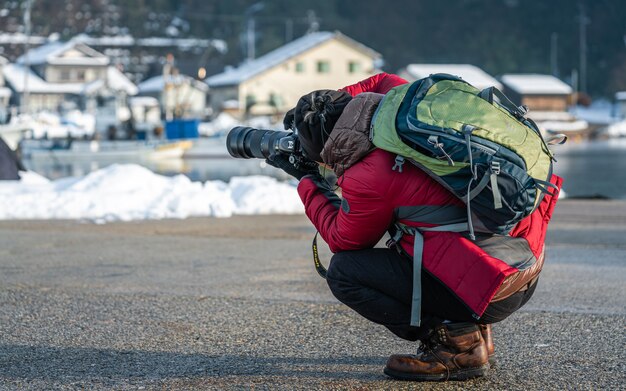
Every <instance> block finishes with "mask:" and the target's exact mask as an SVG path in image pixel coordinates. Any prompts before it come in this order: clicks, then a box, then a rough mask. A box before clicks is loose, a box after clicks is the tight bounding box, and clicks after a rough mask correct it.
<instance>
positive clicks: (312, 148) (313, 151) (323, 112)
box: [294, 90, 352, 162]
mask: <svg viewBox="0 0 626 391" xmlns="http://www.w3.org/2000/svg"><path fill="white" fill-rule="evenodd" d="M351 100H352V96H351V95H350V94H348V93H347V92H344V91H336V90H317V91H313V92H310V93H308V94H306V95H303V96H302V97H301V98H300V100H298V104H297V105H296V109H295V113H294V120H295V124H296V128H297V129H298V138H299V139H300V145H301V146H302V150H303V152H304V155H305V156H306V157H307V158H309V159H311V160H315V161H316V162H321V161H322V158H321V157H320V152H322V148H324V143H326V140H328V136H329V135H330V132H332V130H333V127H334V126H335V123H336V122H337V120H338V119H339V116H341V113H342V112H343V109H344V108H345V107H346V106H347V105H348V103H350V101H351Z"/></svg>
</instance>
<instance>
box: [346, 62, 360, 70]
mask: <svg viewBox="0 0 626 391" xmlns="http://www.w3.org/2000/svg"><path fill="white" fill-rule="evenodd" d="M360 71H361V63H360V62H358V61H350V62H348V73H356V72H360Z"/></svg>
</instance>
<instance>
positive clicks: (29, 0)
mask: <svg viewBox="0 0 626 391" xmlns="http://www.w3.org/2000/svg"><path fill="white" fill-rule="evenodd" d="M32 7H33V0H26V1H25V2H24V34H25V35H26V42H25V45H24V90H23V91H22V104H21V105H20V106H21V107H22V110H21V111H22V112H23V113H28V112H29V111H30V110H29V104H30V103H29V98H30V94H29V90H28V74H29V72H30V60H29V58H28V52H29V51H30V33H31V22H30V11H31V9H32Z"/></svg>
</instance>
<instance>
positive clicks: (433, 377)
mask: <svg viewBox="0 0 626 391" xmlns="http://www.w3.org/2000/svg"><path fill="white" fill-rule="evenodd" d="M488 369H489V361H488V358H487V344H486V343H485V340H484V339H483V337H482V335H481V333H480V329H479V327H478V325H476V324H473V323H448V324H441V325H439V326H437V327H436V328H435V329H434V330H433V331H432V332H431V334H430V335H429V337H428V339H427V340H426V342H425V343H423V346H422V349H421V351H418V354H417V355H406V354H405V355H402V354H394V355H392V356H391V357H389V360H387V366H386V367H385V373H386V374H387V375H389V376H391V377H394V378H396V379H402V380H427V381H440V380H449V379H450V380H465V379H470V378H473V377H480V376H484V375H485V373H487V370H488Z"/></svg>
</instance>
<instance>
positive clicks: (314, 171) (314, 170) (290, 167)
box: [265, 153, 320, 180]
mask: <svg viewBox="0 0 626 391" xmlns="http://www.w3.org/2000/svg"><path fill="white" fill-rule="evenodd" d="M265 161H266V162H267V164H269V165H270V166H274V167H276V168H280V169H281V170H283V171H285V172H286V173H287V174H289V175H291V176H292V177H294V178H296V179H297V180H300V179H302V177H303V176H305V175H320V170H319V168H318V164H317V163H316V162H313V161H310V160H307V161H304V162H301V163H300V164H298V167H296V166H295V165H294V164H293V163H291V162H290V161H289V156H286V155H283V154H280V153H277V154H276V155H274V156H271V157H270V158H268V159H267V160H265Z"/></svg>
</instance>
